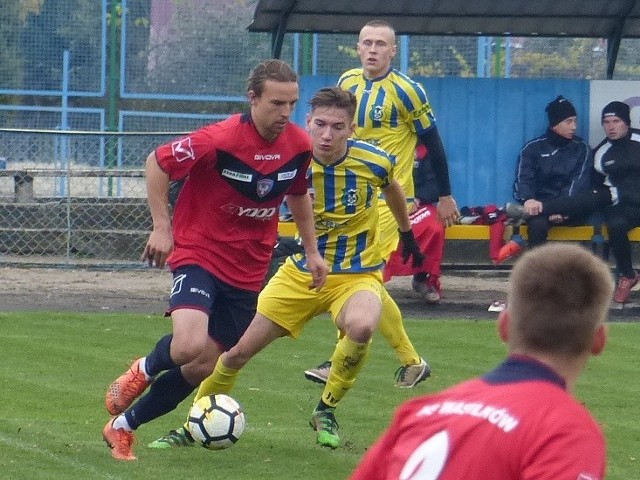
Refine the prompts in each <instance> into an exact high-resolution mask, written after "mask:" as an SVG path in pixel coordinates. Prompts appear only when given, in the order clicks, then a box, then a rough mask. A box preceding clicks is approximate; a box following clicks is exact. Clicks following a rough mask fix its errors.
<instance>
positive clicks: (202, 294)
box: [168, 265, 258, 350]
mask: <svg viewBox="0 0 640 480" xmlns="http://www.w3.org/2000/svg"><path fill="white" fill-rule="evenodd" d="M257 302H258V292H250V291H248V290H241V289H239V288H237V287H234V286H232V285H229V284H228V283H225V282H223V281H222V280H220V279H219V278H217V277H215V276H214V275H212V274H211V273H209V272H207V271H206V270H205V269H204V268H202V267H199V266H197V265H185V266H182V267H178V268H177V269H176V270H175V271H174V272H173V286H172V287H171V295H170V297H169V310H168V313H170V312H172V311H173V310H177V309H180V308H192V309H195V310H201V311H203V312H205V313H206V314H207V315H209V336H210V337H211V338H212V339H214V340H215V341H216V342H218V343H219V344H220V345H221V346H222V347H223V348H224V349H225V350H229V349H230V348H231V347H233V346H234V345H235V344H236V343H238V340H239V339H240V337H241V336H242V334H243V333H244V331H245V330H246V329H247V327H248V326H249V323H251V320H253V316H254V315H255V313H256V304H257Z"/></svg>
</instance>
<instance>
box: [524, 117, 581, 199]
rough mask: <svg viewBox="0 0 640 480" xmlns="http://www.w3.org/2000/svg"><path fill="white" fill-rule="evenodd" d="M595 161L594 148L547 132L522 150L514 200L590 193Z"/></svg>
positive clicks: (578, 138)
mask: <svg viewBox="0 0 640 480" xmlns="http://www.w3.org/2000/svg"><path fill="white" fill-rule="evenodd" d="M592 158H593V157H592V153H591V148H590V147H589V145H588V144H587V142H585V141H584V140H582V139H581V138H580V137H578V136H574V137H573V138H572V139H571V140H568V139H566V138H564V137H561V136H560V135H558V134H556V133H555V132H554V131H553V130H551V129H548V130H547V133H545V134H544V135H542V136H540V137H538V138H535V139H533V140H531V141H529V142H527V143H526V144H525V146H524V147H522V150H520V155H519V157H518V163H517V166H516V176H515V181H514V182H513V197H514V198H515V199H516V200H518V201H519V202H521V203H524V202H525V201H527V200H529V199H531V198H534V199H536V200H541V201H542V200H548V199H550V198H555V197H558V196H560V195H573V194H575V193H577V192H580V191H584V190H587V189H589V188H590V186H591V182H592V177H593V161H592Z"/></svg>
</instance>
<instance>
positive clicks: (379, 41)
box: [305, 20, 459, 388]
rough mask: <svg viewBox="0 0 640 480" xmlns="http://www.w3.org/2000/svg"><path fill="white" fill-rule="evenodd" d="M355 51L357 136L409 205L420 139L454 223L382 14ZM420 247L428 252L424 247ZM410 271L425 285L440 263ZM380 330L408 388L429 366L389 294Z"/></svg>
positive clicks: (420, 97) (432, 144)
mask: <svg viewBox="0 0 640 480" xmlns="http://www.w3.org/2000/svg"><path fill="white" fill-rule="evenodd" d="M357 51H358V55H359V57H360V61H361V63H362V67H360V68H354V69H351V70H348V71H347V72H345V73H344V74H342V76H341V77H340V79H339V80H338V85H339V86H340V87H342V88H343V89H345V90H348V91H350V92H352V93H353V94H354V95H355V96H356V98H357V100H358V105H357V109H356V116H355V122H356V130H355V137H356V138H358V139H360V140H364V141H365V142H367V143H370V144H372V145H376V146H378V147H380V148H382V149H383V150H385V151H386V152H387V153H389V154H390V155H391V156H392V157H393V158H394V159H395V161H396V173H395V178H396V179H397V180H398V182H399V183H400V185H401V186H402V188H403V189H404V191H405V194H406V196H407V205H408V208H409V209H412V208H413V196H414V185H413V178H412V172H413V161H414V154H415V149H416V145H417V143H418V142H419V143H421V144H424V145H425V146H426V147H427V149H428V151H429V159H430V160H429V161H430V162H431V164H432V167H433V172H434V173H435V176H436V181H437V184H438V190H439V200H438V207H437V211H438V217H439V219H440V221H441V222H442V223H444V224H445V225H452V224H453V223H455V221H456V220H457V218H458V216H459V213H458V208H457V206H456V203H455V200H454V199H453V197H452V196H451V187H450V185H449V171H448V167H447V159H446V155H445V152H444V147H443V146H442V141H441V140H440V136H439V134H438V129H437V127H436V125H435V117H434V114H433V109H432V108H431V104H430V103H429V100H428V98H427V95H426V93H425V91H424V88H423V87H422V86H421V85H420V84H419V83H418V82H415V81H413V80H412V79H410V78H409V77H408V76H406V75H404V74H402V73H401V72H399V71H398V70H396V69H394V68H392V67H391V61H392V60H393V57H394V56H395V54H396V40H395V32H394V29H393V27H392V26H391V25H390V24H389V23H387V22H385V21H381V20H374V21H372V22H369V23H367V24H366V25H365V26H364V27H363V28H362V29H361V30H360V36H359V39H358V45H357ZM379 202H380V227H381V230H380V232H381V239H380V241H381V244H382V246H383V250H382V255H383V258H384V259H385V260H388V259H389V257H390V256H391V255H392V254H393V252H394V251H395V250H396V248H397V246H398V233H397V229H396V227H395V222H394V219H393V215H392V214H391V211H390V210H389V208H388V205H387V204H386V202H385V198H384V196H381V197H380V200H379ZM422 253H423V254H425V255H427V256H428V255H429V252H428V251H423V252H422ZM413 273H414V289H415V290H416V291H419V292H420V291H428V287H429V285H428V284H427V283H426V282H428V281H429V280H430V281H432V282H436V283H437V285H438V286H439V282H438V281H437V280H438V279H437V277H438V275H439V274H440V265H439V264H437V265H435V264H434V266H433V271H432V272H427V273H429V274H430V275H425V274H424V273H422V272H420V271H419V270H416V271H414V272H413ZM380 331H381V332H382V334H383V336H384V337H385V338H386V340H387V341H388V342H389V344H390V345H391V346H392V347H393V348H394V350H395V351H396V355H397V356H398V358H399V360H400V362H401V364H402V365H401V367H400V368H399V369H398V371H397V373H396V375H397V377H396V386H398V387H404V388H410V387H413V386H415V385H416V384H417V383H418V382H421V381H423V380H424V379H425V378H427V377H428V376H429V374H430V367H429V365H428V364H427V362H426V361H425V360H424V359H422V358H421V357H420V355H419V354H418V352H417V351H416V349H415V348H414V346H413V345H412V343H411V340H410V339H409V337H408V336H407V334H406V331H405V329H404V325H403V322H402V315H401V313H400V309H399V308H398V306H397V305H396V303H395V302H394V301H393V299H392V298H391V297H390V296H388V294H386V296H385V298H384V299H383V311H382V317H381V321H380ZM328 368H329V363H328V362H324V363H323V364H321V365H319V366H318V367H316V368H314V369H310V370H306V371H305V377H306V378H308V379H309V380H312V381H315V382H319V383H324V381H325V379H326V373H327V371H328Z"/></svg>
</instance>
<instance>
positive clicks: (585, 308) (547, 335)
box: [507, 243, 613, 356]
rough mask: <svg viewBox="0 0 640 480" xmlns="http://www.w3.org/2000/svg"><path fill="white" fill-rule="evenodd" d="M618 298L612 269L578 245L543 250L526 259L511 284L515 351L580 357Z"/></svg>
mask: <svg viewBox="0 0 640 480" xmlns="http://www.w3.org/2000/svg"><path fill="white" fill-rule="evenodd" d="M612 294H613V279H612V276H611V272H610V270H609V267H608V265H607V264H606V263H605V262H604V261H603V260H601V259H600V258H598V257H597V256H596V255H594V254H593V253H591V252H590V251H588V250H586V249H585V248H583V247H580V246H578V245H571V244H558V243H555V244H551V243H548V244H544V245H542V246H539V247H536V248H533V249H531V250H529V251H528V252H526V254H525V255H523V256H522V257H521V258H520V259H519V260H518V262H517V263H516V265H515V266H514V268H513V270H512V272H511V276H510V279H509V294H508V299H507V305H508V309H509V314H510V319H511V320H510V327H509V335H510V345H511V346H512V347H522V348H524V349H527V350H532V351H534V352H544V353H551V354H559V355H567V356H575V355H578V354H581V353H584V352H586V351H588V350H589V349H590V348H591V344H592V341H593V335H594V333H595V331H596V329H597V327H598V326H599V325H600V324H601V323H602V322H604V321H605V320H606V316H607V313H608V310H609V306H610V303H611V296H612Z"/></svg>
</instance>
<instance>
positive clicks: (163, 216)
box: [140, 152, 173, 269]
mask: <svg viewBox="0 0 640 480" xmlns="http://www.w3.org/2000/svg"><path fill="white" fill-rule="evenodd" d="M145 175H146V178H147V203H148V205H149V211H150V212H151V219H152V220H153V229H152V231H151V235H149V240H147V244H146V246H145V247H144V251H143V252H142V256H141V258H140V260H141V261H143V262H145V261H146V262H149V266H155V267H157V268H160V269H161V268H163V267H164V265H165V263H166V261H167V258H168V257H169V254H170V253H171V251H172V250H173V234H172V233H171V217H170V215H169V175H168V174H167V173H165V172H164V171H163V170H162V169H161V168H160V166H159V165H158V161H157V159H156V154H155V152H152V153H151V154H150V155H149V157H147V163H146V168H145Z"/></svg>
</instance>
